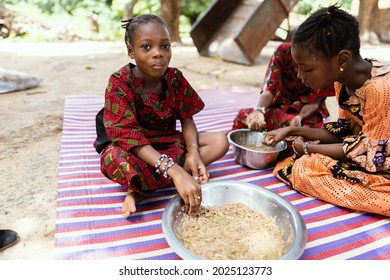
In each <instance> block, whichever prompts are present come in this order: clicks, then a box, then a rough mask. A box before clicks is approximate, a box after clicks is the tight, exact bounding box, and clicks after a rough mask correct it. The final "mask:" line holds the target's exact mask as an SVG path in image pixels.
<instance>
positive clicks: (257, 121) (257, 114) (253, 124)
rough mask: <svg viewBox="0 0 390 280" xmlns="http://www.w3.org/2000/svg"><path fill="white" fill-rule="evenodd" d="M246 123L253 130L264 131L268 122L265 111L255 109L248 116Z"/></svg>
mask: <svg viewBox="0 0 390 280" xmlns="http://www.w3.org/2000/svg"><path fill="white" fill-rule="evenodd" d="M246 125H247V126H248V128H249V129H251V130H257V131H263V130H264V128H265V126H266V123H265V118H264V114H263V112H261V111H259V110H254V111H253V112H252V113H250V114H249V115H248V116H247V117H246Z"/></svg>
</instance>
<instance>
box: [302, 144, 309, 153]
mask: <svg viewBox="0 0 390 280" xmlns="http://www.w3.org/2000/svg"><path fill="white" fill-rule="evenodd" d="M307 145H309V143H308V142H303V145H302V148H303V152H304V153H305V155H308V154H309V152H308V150H307Z"/></svg>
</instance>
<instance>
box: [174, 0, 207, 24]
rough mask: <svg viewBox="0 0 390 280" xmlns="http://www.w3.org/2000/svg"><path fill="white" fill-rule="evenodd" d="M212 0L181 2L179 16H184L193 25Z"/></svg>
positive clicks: (184, 0)
mask: <svg viewBox="0 0 390 280" xmlns="http://www.w3.org/2000/svg"><path fill="white" fill-rule="evenodd" d="M213 2H214V0H181V14H182V15H183V16H186V17H187V18H188V19H189V20H190V23H191V24H194V23H195V21H196V20H197V18H198V17H199V15H200V14H201V13H203V12H204V11H205V10H206V9H207V8H208V7H209V6H210V5H211V4H212V3H213Z"/></svg>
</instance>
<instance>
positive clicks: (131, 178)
mask: <svg viewBox="0 0 390 280" xmlns="http://www.w3.org/2000/svg"><path fill="white" fill-rule="evenodd" d="M130 157H131V155H130V154H129V153H128V152H127V151H125V150H123V149H122V148H119V147H117V146H114V145H111V146H108V147H107V148H106V149H105V151H104V152H103V153H102V156H101V171H102V173H103V174H104V175H105V176H106V177H107V178H109V179H110V180H112V181H114V182H116V183H118V184H120V185H122V186H124V187H127V188H128V191H127V194H126V197H125V200H124V202H123V206H122V214H123V217H124V218H128V217H130V216H131V215H132V214H133V213H134V212H135V211H136V210H137V209H136V205H137V204H138V203H139V202H141V201H142V200H143V199H144V198H145V196H144V195H142V194H141V193H139V192H137V191H136V185H139V182H137V177H138V175H136V171H135V170H134V164H131V163H130V161H131V160H130ZM132 165H133V166H132Z"/></svg>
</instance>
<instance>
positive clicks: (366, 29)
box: [357, 0, 379, 44]
mask: <svg viewBox="0 0 390 280" xmlns="http://www.w3.org/2000/svg"><path fill="white" fill-rule="evenodd" d="M378 2H379V0H360V5H359V15H358V18H357V20H358V21H359V28H360V40H361V41H362V42H370V43H374V44H378V43H379V39H378V34H376V32H375V19H376V17H377V14H378Z"/></svg>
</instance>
